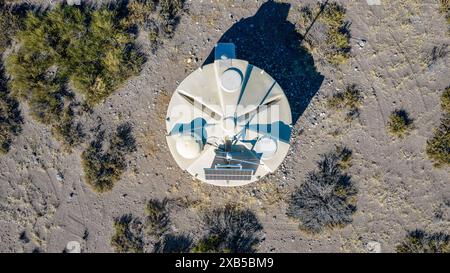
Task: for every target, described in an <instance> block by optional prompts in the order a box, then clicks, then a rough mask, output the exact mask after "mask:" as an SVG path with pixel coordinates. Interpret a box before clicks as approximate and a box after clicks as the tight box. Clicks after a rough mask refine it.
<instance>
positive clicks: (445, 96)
mask: <svg viewBox="0 0 450 273" xmlns="http://www.w3.org/2000/svg"><path fill="white" fill-rule="evenodd" d="M441 108H442V110H443V111H444V112H445V113H449V114H450V87H447V88H446V89H445V90H444V93H442V97H441Z"/></svg>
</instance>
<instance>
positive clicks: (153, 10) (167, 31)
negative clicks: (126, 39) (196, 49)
mask: <svg viewBox="0 0 450 273" xmlns="http://www.w3.org/2000/svg"><path fill="white" fill-rule="evenodd" d="M184 2H185V0H134V1H130V2H129V3H128V5H127V9H128V16H127V18H126V19H125V25H126V26H127V27H137V28H140V29H142V30H144V31H146V32H147V34H148V38H149V40H150V42H151V45H152V49H153V51H155V50H156V49H157V47H158V45H159V44H160V43H161V38H162V37H166V38H171V37H172V36H173V34H174V31H175V29H176V27H177V25H178V23H179V20H180V14H181V12H182V10H183V8H184ZM161 36H162V37H161Z"/></svg>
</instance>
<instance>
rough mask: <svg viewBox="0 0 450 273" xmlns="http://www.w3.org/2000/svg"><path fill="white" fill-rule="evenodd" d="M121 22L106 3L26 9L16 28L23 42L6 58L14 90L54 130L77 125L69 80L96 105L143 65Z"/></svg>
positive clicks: (74, 142) (87, 100)
mask: <svg viewBox="0 0 450 273" xmlns="http://www.w3.org/2000/svg"><path fill="white" fill-rule="evenodd" d="M121 25H122V24H121V18H120V16H118V13H117V12H116V11H114V10H110V9H107V8H105V7H103V8H100V9H97V10H92V9H89V8H87V7H84V8H80V7H75V6H65V5H63V6H57V7H55V8H54V9H53V10H50V11H46V12H43V13H33V12H28V13H27V16H26V18H25V22H24V28H23V30H20V31H19V32H18V33H17V39H18V41H19V43H20V47H19V49H18V50H16V51H15V52H14V53H13V54H11V55H10V56H9V57H8V59H7V62H6V68H7V72H8V73H9V74H10V75H11V76H12V80H11V88H12V92H13V94H14V95H15V96H16V97H18V98H20V99H21V100H24V101H27V102H28V104H29V106H30V110H31V114H32V116H34V117H35V118H36V119H37V120H38V121H39V122H42V123H44V124H48V125H51V126H52V127H55V129H54V130H53V131H54V132H61V133H63V134H64V133H69V132H72V131H73V130H72V129H71V128H77V125H76V124H73V123H74V121H73V116H72V115H71V114H70V112H71V111H72V109H68V107H69V106H70V105H71V101H73V98H74V96H73V94H71V93H70V92H69V91H68V90H67V87H68V84H69V86H73V87H75V91H77V92H79V93H80V94H82V95H83V97H84V100H85V103H86V104H87V105H89V106H93V105H94V104H96V103H98V102H100V101H102V100H103V99H105V98H106V97H107V96H108V95H110V94H111V93H112V92H114V90H115V89H117V88H118V87H119V86H120V85H121V84H122V83H123V82H124V81H125V80H126V79H127V78H129V77H130V76H132V75H136V74H137V73H138V72H139V70H140V67H141V64H142V63H143V57H142V55H141V54H140V53H138V51H137V50H136V48H135V46H134V37H133V36H132V35H131V34H129V33H128V32H126V30H125V29H124V28H123V27H121ZM61 113H69V114H68V115H61ZM62 128H65V129H62ZM61 136H63V137H59V138H60V139H62V140H63V141H66V142H67V143H66V144H68V145H69V146H70V145H72V144H76V143H78V141H73V139H71V138H72V137H71V136H70V135H61Z"/></svg>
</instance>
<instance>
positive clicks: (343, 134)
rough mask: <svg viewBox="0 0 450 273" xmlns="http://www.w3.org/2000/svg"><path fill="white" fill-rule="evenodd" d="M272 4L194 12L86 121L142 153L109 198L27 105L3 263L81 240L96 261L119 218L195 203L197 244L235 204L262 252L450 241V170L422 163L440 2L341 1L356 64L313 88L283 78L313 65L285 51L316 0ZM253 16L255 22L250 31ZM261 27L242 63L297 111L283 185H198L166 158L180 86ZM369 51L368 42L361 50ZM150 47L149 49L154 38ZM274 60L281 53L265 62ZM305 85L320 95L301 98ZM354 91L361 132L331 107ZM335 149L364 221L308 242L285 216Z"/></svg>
mask: <svg viewBox="0 0 450 273" xmlns="http://www.w3.org/2000/svg"><path fill="white" fill-rule="evenodd" d="M264 2H265V1H261V0H259V1H258V0H252V1H238V0H236V1H222V0H220V1H214V0H211V1H209V0H208V1H201V0H199V1H187V11H186V12H185V13H184V14H183V15H182V18H181V22H180V24H179V26H178V29H177V31H176V34H175V36H174V37H173V38H172V39H170V40H164V43H163V45H161V46H160V48H159V49H158V51H157V52H156V54H154V55H153V54H150V55H149V59H148V61H147V63H146V64H145V66H144V68H143V70H142V73H141V74H140V75H139V76H137V77H135V78H133V79H130V80H129V81H128V82H127V83H126V84H125V85H124V86H123V87H121V88H120V89H119V90H118V91H117V92H115V93H114V94H113V95H111V96H110V97H109V98H108V99H107V100H106V101H105V102H104V103H103V104H101V105H98V106H97V107H96V108H95V109H94V113H92V114H91V115H86V116H84V117H82V119H83V121H84V124H86V127H87V128H94V127H95V126H96V125H97V124H99V123H101V124H102V128H104V129H106V130H107V132H108V130H109V132H112V131H113V130H114V128H115V127H116V126H117V125H118V124H120V123H122V122H129V123H131V124H132V126H133V133H134V136H135V138H136V142H137V151H136V152H134V153H133V154H132V156H131V157H130V160H129V162H128V169H127V172H126V173H125V174H124V175H123V177H122V179H121V180H120V181H119V182H118V183H117V184H116V186H115V187H114V189H113V190H112V191H111V192H108V193H105V194H101V195H98V194H95V193H93V192H92V191H91V189H90V188H88V187H87V186H86V185H85V183H84V181H83V171H82V168H81V164H80V154H81V152H82V151H83V147H79V148H77V149H75V150H74V151H73V153H70V154H68V153H65V152H63V151H62V150H61V149H60V145H59V143H58V142H57V141H56V140H54V139H53V138H52V136H51V132H50V129H49V128H48V127H46V126H43V125H41V124H38V123H36V122H35V121H34V120H32V119H31V117H30V116H29V115H28V112H27V107H26V105H23V104H22V105H21V108H22V113H23V116H24V126H23V132H22V134H21V135H20V136H19V137H17V139H16V140H15V141H14V143H13V145H12V148H11V151H10V152H9V153H8V154H7V155H5V156H1V157H0V252H31V251H34V250H36V249H39V250H40V251H44V252H61V251H63V250H64V248H65V246H66V244H67V242H68V241H71V240H76V241H79V242H80V243H81V244H82V249H83V251H85V252H111V251H112V248H111V246H110V238H111V236H112V233H113V219H114V217H117V216H120V215H122V214H125V213H133V214H134V215H137V216H143V215H144V206H145V203H146V201H147V200H149V199H150V198H164V197H168V198H175V199H176V198H180V199H181V200H184V201H185V202H184V204H185V205H184V206H178V207H176V208H174V210H173V211H172V220H173V227H172V228H173V230H175V231H183V232H187V233H189V234H191V235H192V236H193V237H194V238H196V236H198V234H200V232H199V231H201V225H200V221H199V213H201V211H202V210H204V209H207V208H209V207H217V206H223V205H224V204H226V203H228V202H231V201H233V202H237V203H239V204H241V205H243V206H246V207H249V208H251V209H252V210H253V211H255V213H256V214H257V216H258V218H259V219H260V221H261V223H262V225H263V228H264V230H263V237H264V240H263V242H262V243H261V244H260V245H259V247H258V251H261V252H268V251H273V252H365V251H367V249H366V244H367V243H368V242H369V241H376V242H379V243H380V244H381V250H382V251H383V252H392V251H394V248H395V245H396V244H398V242H399V241H400V240H401V239H402V238H403V237H404V236H405V234H406V232H407V231H408V230H410V229H415V228H423V229H427V230H431V231H446V232H449V231H450V206H449V204H450V202H449V200H450V176H449V169H448V168H443V169H436V168H434V167H433V165H432V162H430V160H429V159H428V158H427V157H426V154H425V144H426V140H427V139H428V138H429V137H430V136H431V135H432V129H433V128H434V127H436V126H437V125H438V124H439V119H440V115H441V110H440V107H439V98H440V94H441V91H442V90H443V89H444V88H445V87H446V86H448V85H449V84H450V78H449V75H450V67H449V63H450V55H447V56H445V57H443V58H441V59H439V60H438V61H437V62H435V63H433V64H430V61H429V56H430V53H431V51H432V49H433V47H434V46H442V45H446V44H447V45H448V44H450V36H448V35H447V34H446V31H447V28H446V23H445V19H444V17H443V16H442V15H441V14H439V13H438V12H437V9H438V6H437V2H438V1H431V0H428V1H420V0H408V1H383V4H382V5H380V6H369V5H367V3H366V1H338V2H341V3H343V4H344V5H345V7H346V8H347V16H348V20H349V21H350V22H351V28H350V29H351V34H352V37H353V39H352V40H351V41H352V42H351V45H352V57H351V58H350V60H349V62H348V63H347V64H345V65H341V66H339V67H338V68H333V67H332V66H330V65H328V64H326V63H322V62H320V61H316V62H315V66H316V67H317V71H315V72H313V76H314V77H315V78H314V80H312V79H310V78H305V77H307V76H308V75H311V74H302V73H301V72H296V73H291V71H287V72H285V71H280V67H284V66H287V67H289V69H294V68H295V67H298V66H299V65H302V64H303V61H304V62H306V63H307V62H310V61H311V60H312V58H311V59H310V56H309V57H308V56H297V57H298V58H301V57H302V58H303V59H300V60H299V62H297V63H296V62H295V58H294V59H291V60H289V56H290V55H289V56H286V57H284V56H283V52H284V51H288V53H289V52H292V46H293V45H292V44H293V43H294V44H295V43H297V41H296V40H293V39H289V37H291V38H292V36H291V35H292V34H291V33H290V32H292V31H293V30H294V27H295V23H296V21H297V19H298V16H299V9H300V7H301V6H302V5H303V4H304V3H315V2H316V1H295V0H292V1H283V3H288V4H287V5H286V4H285V5H282V4H271V5H270V8H274V9H275V10H274V12H273V14H276V16H275V17H270V18H271V19H272V21H270V20H268V18H267V20H264V18H266V17H265V16H263V15H264V14H268V13H267V12H268V11H267V10H266V11H263V13H262V14H258V12H259V11H258V10H259V9H260V7H261V6H262V5H263V3H264ZM280 5H281V6H280ZM286 7H287V12H288V14H287V13H286V15H287V18H283V17H284V14H283V13H282V12H284V11H286ZM266 8H267V7H266ZM277 9H280V10H277ZM279 11H281V13H279ZM260 12H261V11H260ZM264 12H266V13H264ZM269 13H270V12H269ZM255 14H256V15H255ZM254 16H256V18H253V17H254ZM244 18H250V19H246V20H247V21H245V20H244V23H242V22H243V21H241V20H242V19H244ZM251 18H253V19H251ZM248 20H250V21H248ZM239 27H242V28H243V29H240V28H239ZM236 28H238V29H237V30H236ZM247 28H250V29H247ZM267 28H270V31H267V32H266V31H265V30H266V29H267ZM253 29H255V32H256V33H257V34H258V35H263V34H262V33H266V34H265V36H264V37H261V36H258V35H257V36H256V37H259V38H260V39H262V40H260V42H261V44H260V47H261V48H262V49H261V50H262V52H257V51H252V48H248V47H246V45H245V44H244V43H243V42H242V41H240V40H235V42H236V43H237V45H238V47H237V54H238V57H241V58H244V57H245V58H246V59H248V60H250V61H251V62H252V61H253V63H254V64H256V65H258V66H260V67H262V68H264V69H266V71H268V72H270V73H271V74H272V76H274V78H275V79H277V80H278V81H279V82H280V84H281V86H282V87H283V88H284V89H285V90H286V93H287V94H288V96H289V98H290V101H291V105H295V106H293V109H294V116H295V120H297V121H296V124H295V129H294V132H293V139H292V142H291V143H292V145H291V150H290V152H289V154H288V156H287V158H286V160H285V162H284V163H283V165H282V166H281V167H280V168H279V169H278V170H277V171H276V172H275V173H274V174H272V175H270V176H268V177H265V178H264V179H262V180H261V181H259V182H256V183H253V184H250V185H248V186H244V187H239V188H218V187H215V186H210V185H206V184H203V183H201V182H198V181H194V180H193V179H192V178H191V177H190V176H189V175H188V174H187V173H184V172H182V171H181V170H180V169H179V168H178V167H177V165H176V164H175V162H174V161H173V159H172V158H171V156H170V154H169V152H168V149H167V147H166V143H165V139H164V134H165V132H164V129H165V126H164V125H163V124H164V115H165V108H166V106H167V103H168V100H169V99H170V95H171V94H172V92H173V91H174V90H175V88H176V87H177V85H178V83H179V82H180V81H181V80H183V79H184V78H185V77H186V76H187V75H188V74H189V73H190V72H192V71H193V70H195V69H196V68H197V67H198V66H200V65H201V64H202V63H203V62H204V61H205V60H207V57H208V56H209V54H210V53H211V51H212V50H213V47H214V45H215V43H216V42H217V41H219V40H222V41H223V40H229V39H231V40H232V39H235V38H239V33H245V35H244V34H242V35H243V37H242V39H243V40H244V41H245V39H255V38H249V37H248V36H246V35H249V34H250V33H252V32H253ZM224 34H225V35H224ZM280 37H281V38H280ZM256 39H258V38H256ZM358 39H364V40H366V41H367V42H366V43H365V45H364V46H363V47H361V46H360V45H358V41H359V40H358ZM140 41H141V42H142V43H143V47H144V48H148V47H149V45H148V44H147V42H146V40H145V39H144V38H143V37H140ZM257 41H258V40H257ZM258 46H259V45H258ZM258 46H256V48H258ZM270 48H271V49H272V50H273V51H274V52H272V53H270V52H265V51H263V50H267V49H270ZM253 49H255V45H253ZM264 55H265V56H267V58H264ZM274 56H281V57H280V58H279V59H278V60H276V58H275V57H274ZM294 57H295V56H294ZM265 61H266V62H267V63H265ZM286 62H289V63H286ZM287 73H291V74H287ZM305 84H308V85H309V88H308V89H307V90H309V94H304V93H302V90H304V89H302V88H303V87H304V85H305ZM348 84H356V85H358V86H359V87H360V89H361V90H362V91H363V95H364V100H363V104H362V107H361V109H360V112H361V113H360V116H359V118H357V119H356V120H354V121H352V122H347V121H345V120H344V119H345V114H344V113H340V112H336V111H334V110H329V109H328V108H327V105H326V98H327V97H329V96H330V95H331V94H333V92H336V90H342V89H343V88H344V87H345V86H346V85H348ZM399 107H403V108H405V109H406V110H407V111H408V112H409V113H410V114H411V117H412V118H414V125H415V129H414V130H413V131H412V132H411V134H410V135H409V136H407V137H406V138H404V139H400V140H398V139H394V138H392V137H391V136H390V135H389V134H388V132H387V130H386V123H387V119H388V116H389V114H390V113H391V112H392V111H393V110H394V109H396V108H399ZM338 144H342V145H346V146H348V147H349V148H351V149H352V150H353V153H354V155H353V161H352V166H351V167H350V169H349V170H348V172H349V174H350V175H351V176H352V180H353V181H354V183H355V185H356V187H357V189H358V196H357V197H358V201H357V209H358V210H357V212H356V213H355V214H354V216H353V223H351V224H349V225H347V226H345V227H343V228H336V229H333V230H327V231H324V232H322V233H319V234H316V235H312V234H307V233H304V232H302V231H300V230H299V229H298V223H296V222H295V221H293V220H291V219H289V218H288V217H287V216H286V214H285V212H286V206H287V205H286V200H287V197H288V196H289V192H291V191H292V190H293V189H294V187H295V186H297V185H300V184H301V183H302V182H303V180H304V177H305V175H306V174H307V173H308V172H309V171H311V170H313V169H314V168H315V167H316V164H315V163H316V161H317V160H318V159H319V154H321V153H325V152H327V151H329V150H331V149H332V148H333V147H334V146H335V145H338ZM438 214H441V215H442V216H441V217H437V216H436V215H438ZM24 232H25V235H26V236H21V235H23V233H24ZM87 233H88V234H89V235H88V236H85V234H87ZM25 237H27V238H28V239H27V238H25ZM86 237H87V238H86Z"/></svg>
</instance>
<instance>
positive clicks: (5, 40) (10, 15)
mask: <svg viewBox="0 0 450 273" xmlns="http://www.w3.org/2000/svg"><path fill="white" fill-rule="evenodd" d="M20 25H21V20H20V17H19V16H18V14H17V13H15V12H14V11H13V10H12V9H11V8H10V7H8V6H7V5H6V4H5V2H4V1H3V0H0V29H1V32H0V53H3V51H4V50H5V49H6V47H7V46H8V45H9V44H10V41H11V38H12V37H13V36H14V35H15V34H16V32H17V31H18V29H19V28H20ZM0 55H1V54H0Z"/></svg>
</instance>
